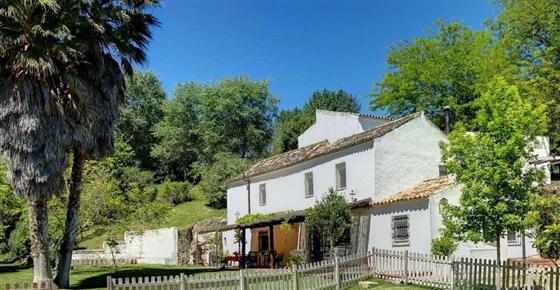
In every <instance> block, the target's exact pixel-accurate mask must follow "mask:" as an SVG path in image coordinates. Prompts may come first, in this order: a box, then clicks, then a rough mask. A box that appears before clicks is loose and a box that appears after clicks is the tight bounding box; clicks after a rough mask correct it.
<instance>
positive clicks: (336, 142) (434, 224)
mask: <svg viewBox="0 0 560 290" xmlns="http://www.w3.org/2000/svg"><path fill="white" fill-rule="evenodd" d="M543 140H544V142H543V144H544V145H545V146H543V148H542V150H540V151H539V156H541V157H547V156H548V155H549V152H548V145H547V139H545V138H543ZM442 141H443V142H447V138H446V135H445V134H444V133H443V132H442V131H441V130H439V129H438V128H437V127H436V126H435V125H434V124H433V123H431V122H430V121H429V120H428V119H427V118H426V117H425V116H424V114H423V113H415V114H411V115H408V116H406V117H403V118H401V119H397V120H393V119H389V118H383V117H376V116H369V115H363V114H352V113H339V112H330V111H322V110H317V112H316V122H315V124H313V125H312V126H311V127H310V128H309V129H307V130H306V131H305V132H304V133H303V134H302V135H301V136H299V138H298V142H299V148H298V149H296V150H293V151H290V152H286V153H284V154H281V155H277V156H274V157H271V158H268V159H265V160H262V161H260V162H258V163H257V164H256V165H254V166H253V167H251V168H250V169H249V170H247V171H246V172H245V173H244V174H243V175H242V176H239V177H238V178H235V179H233V180H231V181H230V182H229V183H228V185H227V221H228V225H231V226H230V228H232V229H233V228H234V227H236V226H235V225H236V220H237V219H238V218H240V217H242V216H244V215H246V214H269V213H279V212H285V214H284V216H281V217H271V218H269V219H265V220H260V221H258V222H253V223H246V224H244V225H243V226H242V230H240V233H241V235H240V236H241V238H240V239H241V242H238V241H237V239H236V235H235V232H234V231H233V230H231V231H228V232H225V233H224V235H223V242H224V248H225V249H226V250H228V251H229V253H234V252H239V251H240V250H241V251H243V250H244V253H245V254H246V255H247V256H248V258H247V259H249V260H248V263H249V264H250V265H251V264H253V265H255V266H257V265H261V266H262V265H263V264H265V265H273V264H276V265H278V264H283V263H285V262H286V261H287V259H288V258H289V256H290V253H291V252H292V251H293V250H294V249H299V250H302V251H304V253H305V254H306V255H307V256H308V257H309V258H310V259H321V258H323V255H325V253H327V252H328V251H327V248H326V245H325V244H324V243H322V241H321V239H320V237H309V235H308V234H307V232H306V231H305V226H304V224H303V223H302V221H303V219H304V212H303V210H304V209H306V208H309V207H312V206H313V205H314V204H315V202H316V201H317V200H319V199H320V198H321V196H322V194H324V193H325V192H327V191H328V190H329V188H334V189H335V190H337V191H338V192H340V193H341V194H343V195H345V196H346V197H347V199H348V201H349V203H350V204H351V206H352V208H353V211H352V212H353V215H354V217H355V218H354V225H353V229H354V230H353V233H352V237H351V240H350V241H349V242H348V247H347V248H348V249H347V250H348V251H350V252H353V253H356V252H361V251H367V250H368V249H371V248H372V247H376V248H381V249H395V250H409V251H411V252H418V253H429V252H430V248H431V241H432V239H434V238H436V237H438V236H439V229H440V228H441V226H442V225H441V219H442V218H441V215H440V213H439V203H440V201H441V199H442V198H446V199H447V200H448V201H449V202H452V203H456V202H458V198H459V196H460V192H461V191H460V186H458V185H456V184H454V182H453V181H452V180H451V179H450V177H448V176H446V175H447V173H446V170H445V167H443V166H442V164H441V155H440V149H439V142H442ZM541 151H542V152H541ZM539 166H545V167H546V166H547V164H546V163H543V164H540V165H539ZM547 173H548V171H547ZM285 220H289V221H290V223H291V224H292V226H291V227H289V228H287V227H286V226H281V225H280V224H281V223H282V222H283V221H285ZM243 237H245V239H243ZM243 241H245V242H243ZM502 245H503V249H502V253H503V254H502V256H503V257H504V258H509V257H520V256H521V255H522V250H521V239H520V237H519V236H518V235H517V234H515V233H512V234H511V235H509V237H508V238H507V239H504V242H503V243H502ZM526 245H527V246H526V254H527V255H533V254H536V251H535V249H533V248H532V246H531V242H530V241H529V240H528V242H527V243H526ZM456 255H460V256H473V257H488V258H493V257H495V247H494V246H493V245H482V244H478V245H475V244H468V243H464V244H460V246H459V249H458V250H457V252H456Z"/></svg>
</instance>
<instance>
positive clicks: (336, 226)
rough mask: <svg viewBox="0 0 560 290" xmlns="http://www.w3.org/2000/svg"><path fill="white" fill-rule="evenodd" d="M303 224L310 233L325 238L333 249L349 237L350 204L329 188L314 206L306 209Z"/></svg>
mask: <svg viewBox="0 0 560 290" xmlns="http://www.w3.org/2000/svg"><path fill="white" fill-rule="evenodd" d="M305 226H306V227H307V229H308V230H309V232H310V233H311V234H312V235H315V236H320V237H321V238H324V239H326V240H327V241H328V243H329V246H330V248H331V250H333V249H334V248H335V246H337V245H338V244H340V243H343V242H345V241H347V240H348V238H349V237H350V230H351V227H352V216H351V213H350V206H349V205H348V203H347V202H346V199H344V197H343V196H342V195H340V194H338V193H337V192H336V191H335V190H334V189H332V188H330V189H329V192H328V193H326V194H325V195H324V196H323V197H322V198H321V200H320V201H319V202H317V204H315V206H314V207H312V208H309V209H307V210H306V212H305Z"/></svg>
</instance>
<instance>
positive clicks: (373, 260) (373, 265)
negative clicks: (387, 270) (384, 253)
mask: <svg viewBox="0 0 560 290" xmlns="http://www.w3.org/2000/svg"><path fill="white" fill-rule="evenodd" d="M376 270H377V269H375V247H371V272H372V273H373V275H375V274H376V273H375V271H376Z"/></svg>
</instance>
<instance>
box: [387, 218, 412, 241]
mask: <svg viewBox="0 0 560 290" xmlns="http://www.w3.org/2000/svg"><path fill="white" fill-rule="evenodd" d="M391 224H392V228H393V246H395V247H399V246H408V245H410V231H409V223H408V215H397V216H393V217H392V219H391Z"/></svg>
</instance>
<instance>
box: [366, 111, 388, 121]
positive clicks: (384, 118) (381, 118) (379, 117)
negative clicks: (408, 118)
mask: <svg viewBox="0 0 560 290" xmlns="http://www.w3.org/2000/svg"><path fill="white" fill-rule="evenodd" d="M358 116H360V117H364V118H370V119H378V120H386V121H395V120H396V119H395V118H391V117H383V116H377V115H370V114H363V113H359V114H358Z"/></svg>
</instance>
